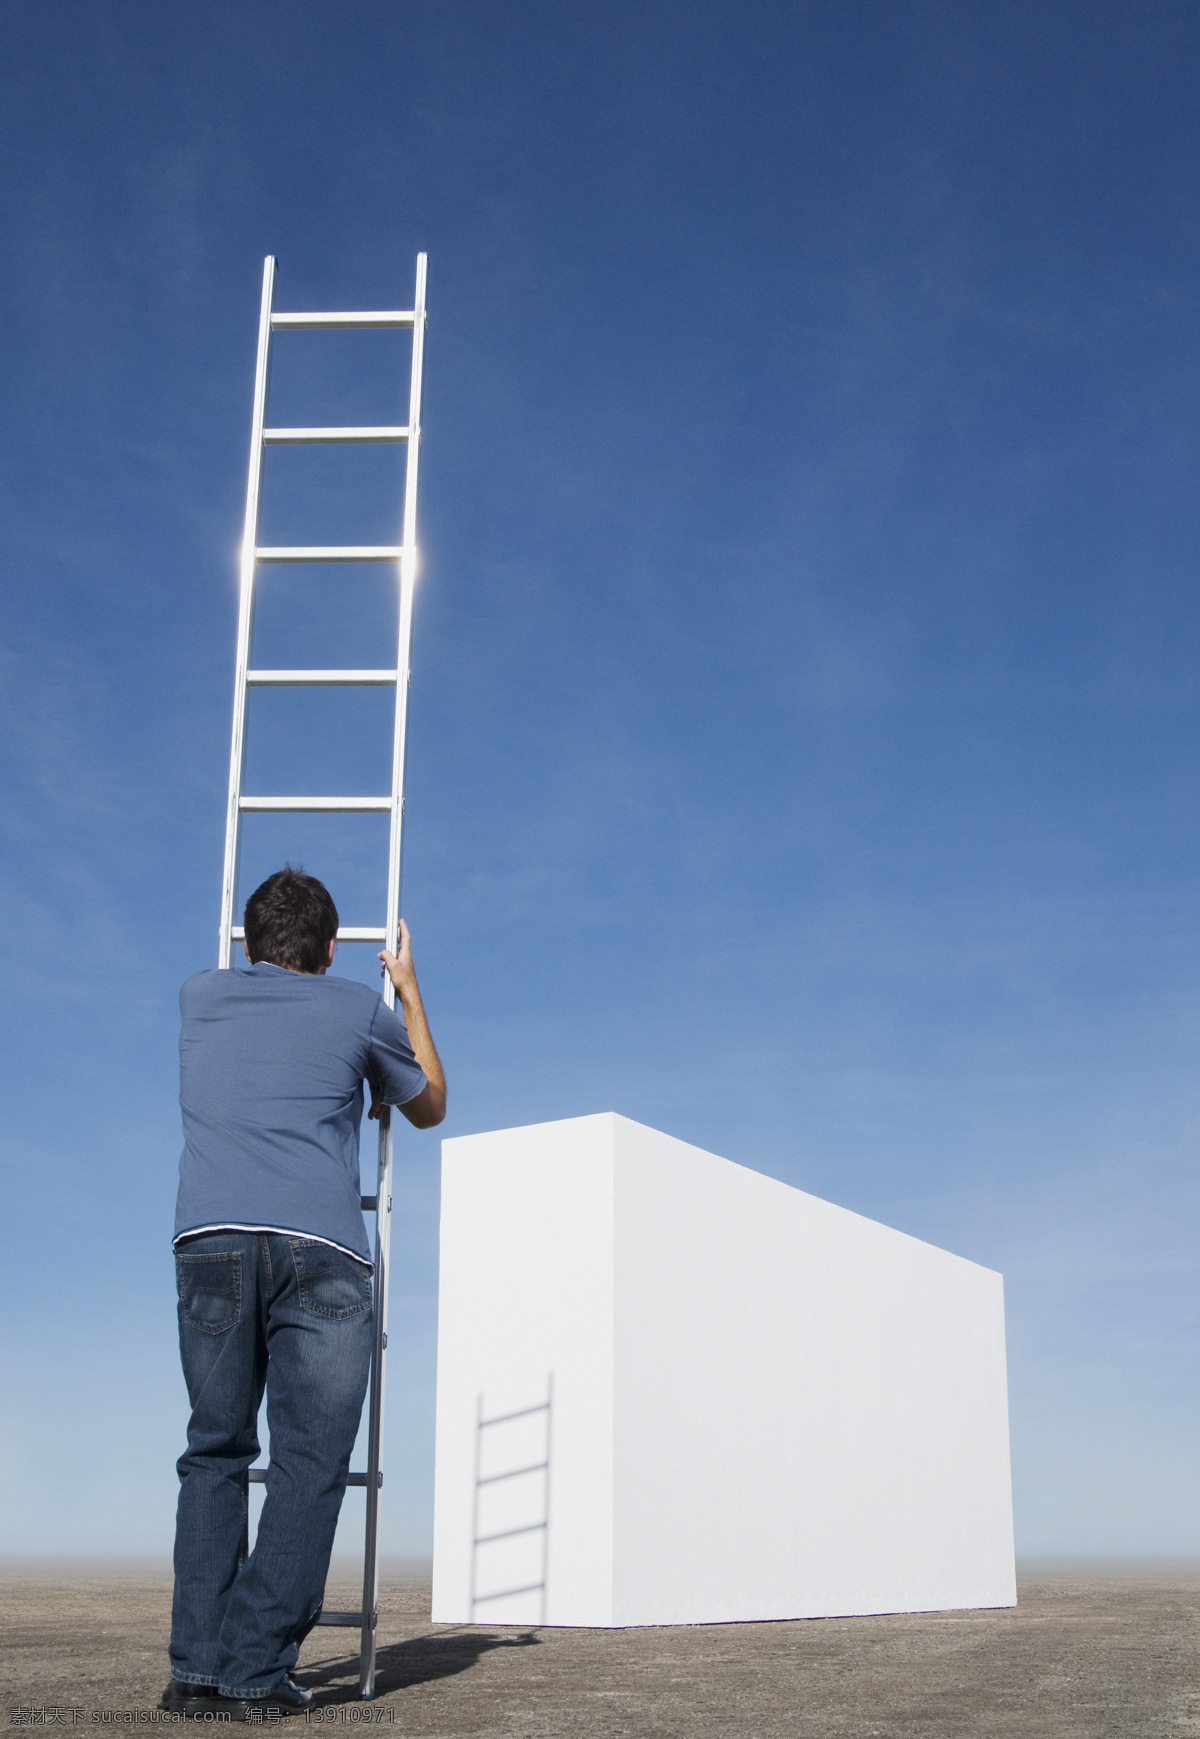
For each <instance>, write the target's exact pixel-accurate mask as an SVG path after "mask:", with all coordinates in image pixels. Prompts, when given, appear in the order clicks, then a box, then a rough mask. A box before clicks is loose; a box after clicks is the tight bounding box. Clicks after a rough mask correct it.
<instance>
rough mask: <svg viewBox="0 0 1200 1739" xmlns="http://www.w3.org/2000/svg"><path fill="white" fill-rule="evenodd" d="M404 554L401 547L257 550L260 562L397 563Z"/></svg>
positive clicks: (366, 545) (339, 545)
mask: <svg viewBox="0 0 1200 1739" xmlns="http://www.w3.org/2000/svg"><path fill="white" fill-rule="evenodd" d="M403 554H404V551H403V549H402V548H401V547H400V545H399V544H398V543H378V544H376V543H364V544H344V543H331V544H315V545H310V544H295V545H291V544H281V545H272V546H270V547H269V548H267V549H256V550H255V552H254V559H255V561H259V562H398V561H399V560H400V557H401V556H402V555H403Z"/></svg>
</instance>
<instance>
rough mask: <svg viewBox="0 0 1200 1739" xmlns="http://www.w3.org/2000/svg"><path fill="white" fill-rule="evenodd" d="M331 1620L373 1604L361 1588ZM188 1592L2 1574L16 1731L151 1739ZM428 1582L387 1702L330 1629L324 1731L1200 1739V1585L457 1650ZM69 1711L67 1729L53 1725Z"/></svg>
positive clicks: (306, 1672) (505, 1640) (337, 1600)
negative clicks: (145, 1734)
mask: <svg viewBox="0 0 1200 1739" xmlns="http://www.w3.org/2000/svg"><path fill="white" fill-rule="evenodd" d="M328 1592H329V1604H330V1605H339V1606H340V1605H345V1606H350V1605H353V1604H355V1603H356V1602H355V1600H354V1590H353V1587H352V1585H351V1584H350V1583H349V1582H348V1581H346V1582H345V1583H344V1585H343V1584H342V1583H340V1582H339V1583H338V1585H335V1584H334V1583H333V1582H332V1581H331V1586H330V1589H329V1591H328ZM169 1606H170V1579H169V1574H168V1573H167V1572H166V1570H165V1568H164V1567H163V1566H162V1565H160V1564H156V1563H147V1562H138V1561H136V1560H125V1561H122V1562H118V1563H114V1562H104V1561H94V1562H91V1563H88V1562H86V1561H76V1562H73V1563H57V1564H56V1563H54V1562H52V1561H49V1562H48V1561H43V1562H42V1563H40V1564H21V1563H17V1562H12V1561H10V1562H8V1563H3V1562H0V1684H2V1685H3V1691H4V1701H3V1705H2V1707H3V1719H4V1721H5V1722H7V1723H8V1725H9V1726H10V1727H12V1726H26V1725H30V1724H36V1725H38V1726H41V1725H43V1724H45V1723H46V1722H47V1721H49V1722H50V1723H51V1724H53V1725H56V1726H58V1725H61V1726H70V1725H75V1726H88V1727H91V1728H93V1729H94V1728H95V1727H97V1726H101V1727H110V1728H111V1726H113V1725H119V1726H122V1727H124V1728H129V1727H131V1726H135V1725H137V1726H141V1727H142V1729H143V1731H145V1730H147V1728H148V1727H149V1726H150V1724H151V1723H150V1721H149V1720H148V1719H147V1714H146V1713H142V1714H141V1715H139V1711H142V1712H149V1711H153V1710H154V1708H155V1704H156V1702H157V1700H158V1696H159V1693H160V1691H161V1690H162V1687H163V1685H164V1684H165V1682H166V1678H167V1670H166V1653H165V1651H166V1641H167V1631H168V1619H169ZM428 1611H429V1582H428V1566H427V1565H424V1564H421V1563H419V1562H401V1563H393V1564H391V1565H390V1566H389V1567H388V1574H387V1576H386V1582H385V1588H384V1593H383V1597H382V1601H381V1619H380V1637H381V1644H380V1650H379V1684H378V1691H379V1695H378V1698H377V1700H376V1701H375V1702H374V1703H372V1704H369V1705H363V1704H361V1703H360V1702H359V1699H358V1695H357V1683H358V1681H357V1659H356V1648H357V1632H351V1631H344V1630H331V1629H322V1630H318V1631H316V1632H314V1634H313V1635H312V1636H311V1637H310V1638H309V1640H308V1642H307V1643H306V1644H305V1649H304V1653H303V1655H302V1657H301V1664H300V1668H299V1669H298V1672H297V1677H298V1678H299V1679H300V1680H301V1681H302V1682H303V1683H305V1684H308V1685H309V1686H311V1687H312V1689H313V1690H314V1691H315V1693H316V1704H317V1709H316V1712H315V1714H314V1715H311V1716H310V1717H308V1718H307V1720H306V1719H304V1718H299V1719H297V1720H293V1721H291V1722H288V1723H287V1725H288V1726H289V1728H290V1729H291V1730H292V1731H293V1732H294V1733H295V1732H298V1730H299V1729H301V1728H304V1727H306V1726H317V1725H319V1726H321V1727H326V1728H327V1727H328V1726H329V1725H333V1726H335V1727H340V1728H342V1729H343V1730H344V1729H345V1727H347V1726H349V1725H350V1724H351V1723H352V1722H353V1723H354V1724H359V1723H362V1722H364V1721H366V1720H369V1721H370V1722H371V1724H372V1725H378V1726H381V1727H383V1728H386V1729H389V1730H393V1731H395V1732H397V1733H400V1732H403V1733H405V1734H430V1735H434V1734H436V1735H455V1734H463V1735H466V1734H471V1735H505V1736H508V1735H529V1736H530V1739H542V1736H543V1735H546V1736H550V1735H552V1736H554V1739H559V1736H561V1739H593V1736H595V1739H607V1736H608V1735H643V1734H645V1735H648V1736H649V1735H653V1736H654V1739H660V1736H661V1739H693V1736H696V1739H707V1736H709V1735H718V1734H719V1735H739V1736H741V1735H745V1739H776V1736H779V1739H783V1736H784V1735H786V1736H787V1739H810V1736H811V1739H843V1736H844V1739H868V1736H869V1739H910V1736H911V1739H962V1736H963V1735H971V1736H972V1739H973V1736H975V1735H979V1736H980V1739H992V1736H993V1735H995V1736H996V1739H999V1736H1001V1735H1003V1736H1005V1739H1007V1736H1008V1735H1013V1734H1021V1735H1029V1736H1032V1739H1058V1736H1060V1735H1062V1736H1064V1739H1066V1736H1068V1735H1069V1736H1070V1739H1085V1736H1086V1739H1101V1736H1104V1739H1108V1736H1110V1735H1111V1736H1112V1739H1142V1736H1143V1735H1144V1736H1145V1739H1186V1736H1188V1735H1198V1736H1200V1658H1198V1655H1200V1650H1198V1646H1197V1645H1198V1643H1200V1564H1197V1563H1195V1562H1191V1563H1187V1562H1183V1561H1180V1562H1176V1563H1165V1562H1164V1563H1158V1564H1153V1565H1150V1564H1146V1565H1142V1566H1131V1565H1120V1566H1119V1565H1111V1564H1110V1565H1104V1564H1092V1565H1083V1564H1077V1565H1057V1566H1054V1565H1027V1566H1026V1567H1025V1573H1024V1575H1023V1577H1022V1581H1021V1590H1020V1605H1019V1606H1018V1607H1017V1608H1016V1609H1015V1610H1013V1611H1004V1612H956V1613H941V1614H937V1615H933V1616H929V1615H925V1616H918V1617H900V1618H849V1619H817V1620H807V1621H800V1622H796V1623H789V1624H730V1625H711V1626H707V1625H705V1626H690V1627H680V1628H677V1629H653V1630H618V1631H586V1630H540V1631H537V1630H532V1631H530V1630H517V1629H510V1628H506V1627H503V1626H499V1625H495V1626H477V1627H475V1628H466V1627H463V1628H452V1627H449V1626H444V1625H439V1626H433V1625H431V1624H430V1623H429V1620H428V1616H427V1615H428ZM55 1711H57V1714H56V1713H55ZM245 1730H246V1729H245V1728H242V1727H238V1728H235V1729H234V1731H235V1732H241V1731H245Z"/></svg>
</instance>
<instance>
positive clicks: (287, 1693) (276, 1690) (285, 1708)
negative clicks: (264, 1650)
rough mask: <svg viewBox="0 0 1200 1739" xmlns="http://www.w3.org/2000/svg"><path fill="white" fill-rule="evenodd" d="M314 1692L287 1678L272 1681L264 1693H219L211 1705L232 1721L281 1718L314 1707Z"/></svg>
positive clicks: (216, 1712)
mask: <svg viewBox="0 0 1200 1739" xmlns="http://www.w3.org/2000/svg"><path fill="white" fill-rule="evenodd" d="M312 1700H313V1697H312V1692H311V1691H306V1690H305V1689H304V1688H303V1687H302V1686H301V1685H297V1684H294V1683H293V1682H292V1680H291V1679H289V1678H285V1679H284V1680H283V1682H282V1683H281V1684H278V1685H272V1687H271V1689H270V1690H269V1691H267V1692H265V1693H264V1694H263V1695H262V1696H261V1697H218V1698H217V1699H216V1701H215V1702H213V1703H209V1705H208V1707H209V1708H210V1709H211V1710H212V1711H213V1713H214V1714H223V1715H226V1716H228V1718H229V1719H230V1720H231V1721H250V1722H253V1723H254V1724H255V1725H258V1724H260V1723H261V1722H263V1721H280V1720H282V1719H283V1717H284V1716H285V1715H302V1714H303V1713H304V1711H305V1709H311V1708H312Z"/></svg>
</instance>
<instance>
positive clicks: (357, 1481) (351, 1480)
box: [246, 1467, 383, 1485]
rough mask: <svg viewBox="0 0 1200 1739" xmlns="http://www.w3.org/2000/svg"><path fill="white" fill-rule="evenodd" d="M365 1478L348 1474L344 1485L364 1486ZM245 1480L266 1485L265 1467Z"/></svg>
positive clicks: (259, 1468)
mask: <svg viewBox="0 0 1200 1739" xmlns="http://www.w3.org/2000/svg"><path fill="white" fill-rule="evenodd" d="M367 1477H368V1476H367V1475H366V1474H365V1473H348V1474H347V1475H346V1484H347V1485H366V1483H367ZM246 1478H247V1479H248V1480H249V1481H250V1484H251V1485H266V1483H267V1470H266V1468H265V1467H252V1468H251V1469H250V1471H249V1473H248V1474H247V1475H246ZM378 1478H379V1483H380V1485H382V1484H383V1475H382V1473H381V1474H379V1476H378Z"/></svg>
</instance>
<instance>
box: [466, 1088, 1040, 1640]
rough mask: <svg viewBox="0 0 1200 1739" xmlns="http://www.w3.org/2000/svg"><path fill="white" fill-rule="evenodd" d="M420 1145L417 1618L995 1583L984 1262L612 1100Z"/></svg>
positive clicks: (784, 1601)
mask: <svg viewBox="0 0 1200 1739" xmlns="http://www.w3.org/2000/svg"><path fill="white" fill-rule="evenodd" d="M443 1156H444V1158H443V1199H442V1275H441V1299H440V1314H439V1354H438V1441H437V1497H436V1515H435V1539H434V1606H433V1614H434V1617H435V1619H439V1620H442V1621H446V1622H470V1621H471V1620H475V1621H478V1622H493V1623H495V1622H509V1623H539V1622H542V1623H550V1624H588V1625H611V1624H650V1623H687V1622H714V1621H718V1620H730V1619H753V1618H786V1617H804V1616H817V1615H823V1614H832V1613H854V1612H887V1611H919V1610H934V1609H939V1608H949V1607H965V1606H998V1605H1010V1604H1012V1603H1013V1601H1014V1600H1015V1587H1014V1580H1013V1556H1012V1527H1011V1498H1010V1492H1009V1475H1008V1427H1007V1404H1006V1394H1005V1370H1004V1323H1003V1296H1002V1283H1001V1280H1000V1277H999V1275H996V1274H992V1273H990V1272H989V1271H988V1270H986V1269H982V1268H979V1267H978V1266H976V1265H975V1264H973V1263H970V1262H965V1261H963V1260H962V1259H960V1258H958V1257H955V1256H950V1255H948V1254H947V1253H946V1252H944V1251H941V1250H936V1249H934V1248H932V1247H931V1246H929V1245H927V1244H922V1243H919V1242H918V1241H917V1240H916V1239H913V1238H908V1237H906V1236H904V1234H902V1233H899V1232H894V1231H890V1230H888V1228H886V1227H884V1226H879V1225H877V1224H875V1222H873V1221H870V1220H866V1219H863V1218H862V1217H861V1216H859V1215H856V1214H851V1213H848V1212H846V1211H845V1210H844V1209H841V1208H836V1207H833V1206H831V1205H830V1204H829V1203H826V1202H822V1201H819V1200H817V1199H816V1198H815V1197H813V1196H809V1195H806V1194H804V1193H803V1192H802V1191H799V1190H795V1189H791V1188H790V1187H788V1186H787V1185H785V1184H781V1183H779V1182H777V1181H775V1180H774V1179H771V1178H767V1177H764V1176H762V1175H761V1174H759V1173H757V1172H752V1171H749V1170H747V1169H746V1168H745V1167H742V1166H736V1165H732V1164H730V1163H729V1162H728V1161H727V1160H723V1159H717V1158H715V1157H714V1156H713V1155H711V1154H707V1153H704V1152H702V1151H701V1150H700V1149H698V1148H693V1147H689V1146H687V1145H686V1144H685V1143H683V1142H679V1141H675V1140H673V1139H672V1138H671V1137H669V1136H665V1135H661V1134H659V1133H658V1132H656V1131H654V1130H651V1129H646V1128H644V1127H643V1126H641V1125H639V1124H635V1123H631V1122H629V1121H628V1120H627V1119H625V1118H621V1117H616V1116H613V1115H609V1114H606V1115H603V1116H599V1117H586V1118H578V1119H572V1120H570V1121H567V1122H563V1123H552V1124H540V1125H536V1126H534V1127H532V1128H529V1129H520V1130H505V1131H501V1132H498V1133H495V1134H490V1135H481V1136H472V1137H468V1138H465V1139H460V1140H457V1141H447V1142H445V1143H444V1144H443ZM551 1385H552V1387H551ZM548 1395H550V1397H551V1402H550V1407H549V1410H548V1414H547V1410H546V1409H545V1408H543V1410H542V1411H541V1412H540V1413H533V1412H529V1413H524V1416H523V1417H522V1418H519V1419H513V1420H510V1421H509V1422H508V1423H507V1424H504V1425H499V1426H490V1425H485V1426H484V1427H483V1428H482V1429H480V1428H479V1424H478V1418H479V1408H480V1405H482V1408H483V1417H484V1418H485V1419H487V1418H493V1417H495V1416H496V1415H498V1414H502V1413H506V1412H509V1411H513V1410H522V1411H523V1410H524V1409H526V1408H532V1407H537V1406H538V1405H539V1404H540V1403H544V1402H545V1401H546V1399H547V1396H548ZM481 1398H482V1401H481ZM547 1418H548V1419H549V1425H550V1435H549V1463H550V1466H549V1476H548V1481H547V1477H546V1474H545V1473H541V1472H537V1473H530V1474H524V1475H521V1474H518V1475H515V1477H509V1476H510V1475H512V1474H513V1470H514V1469H516V1468H519V1467H522V1466H536V1464H537V1463H538V1462H539V1461H541V1460H544V1459H545V1458H546V1441H547V1439H546V1425H547ZM477 1455H478V1456H479V1458H480V1459H479V1462H478V1466H477V1462H476V1457H477ZM497 1474H499V1475H501V1476H503V1477H500V1478H495V1477H493V1476H494V1475H497ZM547 1494H548V1503H547V1501H546V1500H547ZM543 1524H544V1529H543ZM517 1529H527V1530H528V1531H527V1532H520V1533H518V1532H515V1531H514V1532H511V1533H510V1537H509V1538H508V1539H506V1540H501V1541H495V1540H493V1541H490V1542H489V1543H485V1544H483V1545H475V1544H474V1542H475V1541H476V1540H477V1539H478V1538H480V1537H482V1536H486V1535H489V1534H493V1533H497V1532H506V1533H508V1532H509V1531H510V1530H517ZM543 1540H545V1542H546V1543H547V1545H548V1553H547V1556H546V1558H545V1560H544V1562H545V1565H546V1573H545V1574H544V1575H543V1574H542V1569H541V1566H542V1563H543V1560H542V1558H541V1556H540V1554H541V1551H542V1545H543ZM472 1577H473V1578H474V1580H473V1581H472ZM543 1583H544V1586H542V1584H543ZM509 1588H514V1589H515V1588H526V1589H527V1590H529V1591H528V1592H526V1593H523V1594H517V1595H512V1596H510V1597H508V1598H505V1599H488V1598H487V1596H489V1595H494V1594H496V1593H497V1592H499V1591H501V1590H504V1589H509Z"/></svg>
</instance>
